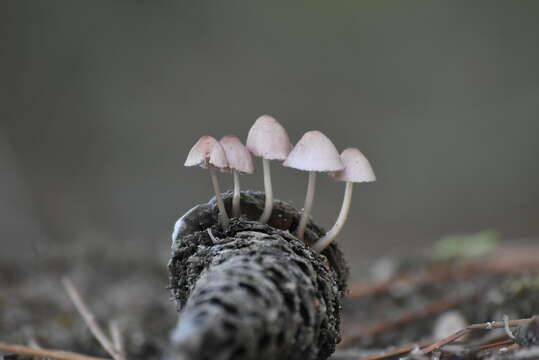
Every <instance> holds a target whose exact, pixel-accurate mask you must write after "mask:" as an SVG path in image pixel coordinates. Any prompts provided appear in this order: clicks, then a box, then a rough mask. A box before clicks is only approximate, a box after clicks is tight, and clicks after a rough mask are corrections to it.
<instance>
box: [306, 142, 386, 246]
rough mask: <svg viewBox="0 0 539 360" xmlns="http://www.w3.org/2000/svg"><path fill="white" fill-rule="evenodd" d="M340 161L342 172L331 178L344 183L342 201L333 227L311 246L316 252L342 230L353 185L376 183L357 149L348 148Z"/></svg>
mask: <svg viewBox="0 0 539 360" xmlns="http://www.w3.org/2000/svg"><path fill="white" fill-rule="evenodd" d="M341 160H342V162H343V163H344V166H345V167H344V170H342V171H339V172H337V173H335V175H334V176H333V177H334V178H335V180H338V181H346V186H345V191H344V199H343V202H342V206H341V211H340V213H339V216H338V218H337V221H336V222H335V225H333V227H332V228H331V230H329V231H328V232H327V233H326V235H325V236H324V237H322V238H321V239H319V240H318V241H317V242H316V243H314V245H313V246H312V247H313V249H314V250H316V251H318V252H321V251H323V250H324V249H325V248H326V247H327V246H328V245H329V244H331V243H332V242H333V241H334V240H335V238H336V237H337V235H339V232H340V231H341V230H342V228H343V226H344V223H345V222H346V218H347V217H348V211H349V210H350V204H351V202H352V189H353V187H354V183H357V182H372V181H376V176H375V175H374V171H373V170H372V167H371V164H370V163H369V160H367V158H366V157H365V155H363V154H362V153H361V151H359V150H358V149H356V148H348V149H346V150H344V151H343V152H342V153H341Z"/></svg>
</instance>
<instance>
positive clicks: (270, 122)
mask: <svg viewBox="0 0 539 360" xmlns="http://www.w3.org/2000/svg"><path fill="white" fill-rule="evenodd" d="M246 146H247V148H248V149H249V151H250V152H251V153H252V154H253V155H254V156H260V157H261V158H262V164H263V167H264V192H265V194H266V200H265V204H264V211H263V212H262V215H261V216H260V219H259V221H260V222H261V223H263V224H265V223H267V222H268V220H269V218H270V216H271V210H272V208H273V190H272V187H271V173H270V164H269V162H270V160H281V161H282V160H284V159H286V157H287V156H288V154H289V153H290V150H291V149H292V144H291V143H290V139H289V138H288V134H287V133H286V130H285V129H284V128H283V127H282V125H281V124H279V123H278V122H277V120H275V119H274V118H272V117H271V116H269V115H262V116H261V117H259V118H258V119H257V120H256V121H255V123H254V124H253V126H252V127H251V129H250V130H249V134H248V135H247V142H246Z"/></svg>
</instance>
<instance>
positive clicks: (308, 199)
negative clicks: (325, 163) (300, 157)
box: [296, 171, 316, 240]
mask: <svg viewBox="0 0 539 360" xmlns="http://www.w3.org/2000/svg"><path fill="white" fill-rule="evenodd" d="M315 187H316V172H314V171H309V182H308V184H307V194H306V195H305V205H304V206H303V213H302V214H301V220H300V221H299V226H298V231H297V233H296V236H297V237H298V239H301V240H303V237H304V234H305V228H306V227H307V221H308V220H309V214H310V213H311V209H312V207H313V200H314V189H315Z"/></svg>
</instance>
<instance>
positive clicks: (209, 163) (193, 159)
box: [183, 136, 228, 227]
mask: <svg viewBox="0 0 539 360" xmlns="http://www.w3.org/2000/svg"><path fill="white" fill-rule="evenodd" d="M183 165H184V166H197V165H198V166H200V167H201V168H203V169H208V170H209V171H210V176H211V181H212V184H213V190H214V191H215V198H216V199H217V206H218V207H219V220H220V221H221V224H222V225H223V226H224V227H227V226H228V215H227V213H226V209H225V204H224V202H223V197H222V196H221V190H220V189H219V180H218V179H217V175H216V174H215V171H214V169H215V168H217V169H221V170H225V169H227V168H228V161H227V159H226V154H225V150H224V149H223V147H222V146H221V144H220V143H219V141H217V140H215V138H213V137H211V136H202V137H201V138H200V139H198V141H197V143H196V144H195V145H193V147H192V148H191V150H190V151H189V154H188V155H187V159H186V160H185V163H184V164H183Z"/></svg>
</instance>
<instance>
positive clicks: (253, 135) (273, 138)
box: [246, 115, 292, 160]
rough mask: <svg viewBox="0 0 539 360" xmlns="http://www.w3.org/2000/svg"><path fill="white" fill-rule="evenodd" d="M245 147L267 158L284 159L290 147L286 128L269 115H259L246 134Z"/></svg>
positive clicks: (256, 154)
mask: <svg viewBox="0 0 539 360" xmlns="http://www.w3.org/2000/svg"><path fill="white" fill-rule="evenodd" d="M246 145H247V149H249V151H250V152H251V153H252V154H253V155H254V156H260V157H262V158H264V159H268V160H284V159H286V157H287V156H288V154H289V153H290V150H291V149H292V144H291V143H290V139H289V138H288V134H287V133H286V130H285V129H284V128H283V126H282V125H281V124H279V122H277V120H275V119H274V118H272V117H271V116H269V115H262V116H261V117H259V118H258V119H257V120H256V121H255V123H254V124H253V126H251V129H249V134H248V135H247V142H246Z"/></svg>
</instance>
